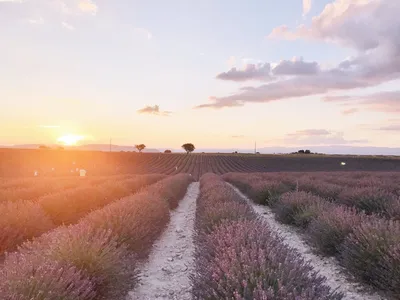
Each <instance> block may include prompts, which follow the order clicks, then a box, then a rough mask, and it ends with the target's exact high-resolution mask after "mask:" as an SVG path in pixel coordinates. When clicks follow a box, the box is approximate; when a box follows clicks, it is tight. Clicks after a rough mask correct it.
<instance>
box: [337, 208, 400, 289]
mask: <svg viewBox="0 0 400 300" xmlns="http://www.w3.org/2000/svg"><path fill="white" fill-rule="evenodd" d="M341 261H342V263H343V265H344V266H345V267H346V268H347V269H348V270H349V271H351V272H352V273H353V274H354V275H355V276H357V277H358V278H360V279H361V280H363V281H365V282H366V283H368V284H371V285H373V286H376V287H378V288H380V289H382V290H386V291H392V292H394V293H395V294H396V295H397V297H398V296H400V223H399V222H397V221H389V220H384V219H380V218H377V217H375V216H372V217H369V221H366V222H362V223H361V224H360V225H359V226H357V227H356V228H354V229H353V232H352V233H351V234H350V235H349V236H348V237H347V239H346V240H345V241H344V243H343V245H342V247H341Z"/></svg>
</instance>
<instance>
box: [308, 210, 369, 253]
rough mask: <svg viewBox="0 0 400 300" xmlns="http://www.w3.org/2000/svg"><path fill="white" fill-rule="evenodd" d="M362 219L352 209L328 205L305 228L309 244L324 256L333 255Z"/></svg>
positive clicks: (360, 215)
mask: <svg viewBox="0 0 400 300" xmlns="http://www.w3.org/2000/svg"><path fill="white" fill-rule="evenodd" d="M363 219H364V215H363V214H358V213H357V211H356V210H355V209H354V208H349V207H343V206H337V205H330V206H329V208H328V209H323V210H320V211H319V212H318V214H317V215H316V216H315V217H314V219H313V220H312V221H311V223H310V224H309V226H308V228H307V233H308V237H309V238H310V240H311V242H312V243H313V244H314V245H315V246H316V247H317V248H318V249H319V250H320V251H321V252H322V253H323V254H326V255H335V254H337V253H338V252H339V248H340V246H341V244H342V243H343V241H344V240H345V238H346V237H347V236H348V235H349V234H350V233H351V232H352V231H353V229H354V228H355V227H356V226H358V225H359V224H360V223H361V222H362V221H363Z"/></svg>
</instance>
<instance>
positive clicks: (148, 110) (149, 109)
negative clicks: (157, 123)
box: [137, 105, 172, 117]
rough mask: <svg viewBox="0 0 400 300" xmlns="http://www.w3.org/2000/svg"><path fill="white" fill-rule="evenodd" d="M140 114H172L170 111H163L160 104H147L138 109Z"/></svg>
mask: <svg viewBox="0 0 400 300" xmlns="http://www.w3.org/2000/svg"><path fill="white" fill-rule="evenodd" d="M137 113H138V114H151V115H157V116H164V117H166V116H169V115H171V114H172V112H170V111H161V110H160V107H159V106H158V105H154V106H145V107H143V108H141V109H139V110H138V111H137Z"/></svg>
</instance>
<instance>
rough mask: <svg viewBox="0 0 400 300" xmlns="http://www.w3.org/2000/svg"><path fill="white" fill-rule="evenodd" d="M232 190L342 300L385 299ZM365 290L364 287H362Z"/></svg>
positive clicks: (266, 209)
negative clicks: (247, 203)
mask: <svg viewBox="0 0 400 300" xmlns="http://www.w3.org/2000/svg"><path fill="white" fill-rule="evenodd" d="M231 186H232V188H233V189H234V190H235V191H236V192H237V193H238V194H239V195H240V196H241V197H243V198H244V199H246V200H247V201H248V202H249V204H250V205H251V206H252V207H253V209H254V210H255V211H256V212H257V213H258V214H260V215H261V216H262V217H263V218H264V219H265V221H266V222H267V223H268V225H269V226H270V228H271V229H272V230H274V231H275V232H277V233H278V234H279V235H280V236H281V237H282V238H283V239H284V241H285V243H286V244H287V245H288V246H289V247H292V248H294V249H296V250H297V251H298V252H299V253H300V254H301V255H302V256H303V257H304V258H305V259H306V260H309V261H310V262H311V265H312V266H313V267H314V269H315V270H316V271H318V272H319V273H320V275H322V276H325V277H326V279H327V281H326V284H327V285H328V286H330V287H331V288H332V289H333V290H335V289H337V290H338V291H340V292H343V293H344V294H345V297H344V298H343V299H346V300H380V299H386V298H383V297H381V296H379V295H377V294H372V293H368V292H364V291H362V290H363V287H362V286H361V285H360V284H357V283H352V282H349V280H347V278H346V276H345V275H344V270H343V268H342V267H341V266H340V265H339V264H338V263H337V261H336V259H335V258H326V257H323V256H320V255H316V254H314V253H312V251H311V248H310V246H308V245H307V243H306V242H304V241H303V239H302V238H301V235H300V234H299V233H298V232H296V230H294V229H293V228H292V227H290V226H288V225H284V224H281V223H279V222H278V221H276V220H275V217H274V214H273V213H272V211H271V210H270V209H269V208H268V207H266V206H262V205H257V204H255V203H253V202H252V201H251V200H250V199H249V198H247V197H246V196H245V195H244V194H243V193H242V192H240V191H239V189H237V188H236V187H234V186H233V185H231ZM364 288H365V287H364Z"/></svg>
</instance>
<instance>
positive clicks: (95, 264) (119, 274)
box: [20, 225, 137, 300]
mask: <svg viewBox="0 0 400 300" xmlns="http://www.w3.org/2000/svg"><path fill="white" fill-rule="evenodd" d="M20 252H21V253H22V254H27V255H34V254H36V255H37V254H38V253H40V255H41V256H43V257H48V258H49V259H51V260H52V261H56V262H57V263H59V264H60V265H63V266H73V267H75V268H76V269H77V270H81V271H82V273H83V274H85V275H86V276H87V277H88V278H89V279H90V280H91V282H93V284H94V289H95V291H96V295H97V296H96V299H104V300H106V299H110V298H111V297H116V296H122V295H123V293H124V292H126V291H127V290H129V288H131V287H132V286H131V284H130V283H135V282H136V279H137V278H136V274H135V272H134V267H135V260H134V258H133V257H132V255H131V254H130V253H129V252H128V250H127V248H126V247H125V246H124V245H118V243H117V239H116V237H115V236H113V235H112V232H111V231H101V230H98V231H96V232H93V231H92V230H90V228H88V227H84V226H77V225H75V226H69V227H60V228H57V230H55V231H53V232H50V233H48V234H46V235H44V236H41V237H40V238H39V239H37V240H36V241H33V242H29V243H25V244H24V245H22V247H21V248H20ZM121 293H122V294H121Z"/></svg>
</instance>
